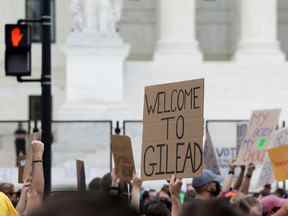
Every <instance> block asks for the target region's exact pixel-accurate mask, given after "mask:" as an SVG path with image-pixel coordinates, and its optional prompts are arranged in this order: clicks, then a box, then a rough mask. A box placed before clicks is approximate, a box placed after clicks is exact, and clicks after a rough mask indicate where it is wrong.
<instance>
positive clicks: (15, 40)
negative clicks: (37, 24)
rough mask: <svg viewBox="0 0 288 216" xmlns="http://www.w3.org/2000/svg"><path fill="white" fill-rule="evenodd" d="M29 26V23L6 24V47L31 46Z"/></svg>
mask: <svg viewBox="0 0 288 216" xmlns="http://www.w3.org/2000/svg"><path fill="white" fill-rule="evenodd" d="M30 31H31V28H30V26H29V25H18V24H7V25H6V26H5V42H6V47H7V48H11V49H13V48H15V49H18V48H21V49H22V48H23V49H30V47H31V33H30Z"/></svg>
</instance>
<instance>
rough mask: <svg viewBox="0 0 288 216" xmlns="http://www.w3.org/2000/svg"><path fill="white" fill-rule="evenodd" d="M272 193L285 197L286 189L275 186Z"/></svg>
mask: <svg viewBox="0 0 288 216" xmlns="http://www.w3.org/2000/svg"><path fill="white" fill-rule="evenodd" d="M274 194H275V195H276V196H278V197H280V198H285V196H286V191H285V190H284V189H283V188H277V189H276V191H275V193H274Z"/></svg>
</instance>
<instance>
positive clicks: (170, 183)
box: [0, 141, 288, 216]
mask: <svg viewBox="0 0 288 216" xmlns="http://www.w3.org/2000/svg"><path fill="white" fill-rule="evenodd" d="M43 153H44V144H43V143H42V142H40V141H33V142H32V171H31V173H30V175H29V177H28V178H26V179H25V182H24V184H23V187H22V189H21V191H19V192H15V188H14V186H13V184H9V183H1V184H0V216H14V215H19V216H21V215H31V216H38V215H39V216H46V215H56V216H58V215H59V216H66V215H71V216H74V215H75V216H76V215H77V216H78V215H83V216H84V215H103V216H106V215H107V216H110V215H111V216H112V215H117V216H118V215H125V216H126V215H127V216H129V215H131V216H132V215H144V216H170V215H171V216H188V215H189V216H190V215H191V216H208V215H213V216H214V215H215V216H218V215H219V216H220V215H221V216H230V215H231V216H288V199H286V198H287V194H286V192H285V190H283V189H277V190H276V191H272V189H271V185H268V184H267V185H265V186H264V188H263V190H262V191H260V192H259V193H258V194H255V193H254V194H252V193H249V187H250V181H251V178H252V176H253V173H254V170H255V166H254V165H253V164H249V165H248V166H236V165H235V164H233V163H231V164H230V166H229V172H228V173H227V175H225V177H221V176H219V175H216V174H214V173H213V172H212V171H210V170H207V169H204V170H203V172H202V174H201V176H198V177H194V178H193V180H192V182H191V184H188V185H187V190H186V192H185V193H184V192H183V191H182V190H181V188H182V179H180V178H177V177H175V176H174V175H173V176H172V177H171V179H170V180H167V184H166V185H163V187H162V188H161V190H160V191H156V190H143V188H142V180H141V179H140V178H139V177H137V176H135V177H134V178H133V180H132V181H131V182H129V183H128V182H121V180H120V179H119V178H118V177H117V175H116V173H115V171H114V170H113V171H112V173H107V174H106V175H104V176H103V177H101V178H95V179H93V180H92V181H91V182H90V183H89V186H88V191H86V192H72V191H71V192H65V193H64V192H63V193H60V192H59V193H51V194H50V195H47V196H45V197H44V176H43V164H42V162H43V161H42V158H43ZM236 169H239V170H236ZM236 173H239V174H238V175H236Z"/></svg>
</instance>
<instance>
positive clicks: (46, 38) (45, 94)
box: [17, 0, 52, 194]
mask: <svg viewBox="0 0 288 216" xmlns="http://www.w3.org/2000/svg"><path fill="white" fill-rule="evenodd" d="M21 23H41V24H42V35H41V38H42V73H41V79H23V78H22V77H21V76H17V81H18V82H40V83H41V92H42V95H41V107H42V112H41V115H42V116H41V127H42V128H41V132H42V136H41V137H42V142H43V143H44V157H43V168H44V179H45V194H48V193H49V192H50V191H51V164H52V163H51V162H52V153H51V144H52V126H51V122H52V96H51V23H52V22H51V5H50V1H48V0H42V18H41V19H36V20H25V19H20V20H18V24H21Z"/></svg>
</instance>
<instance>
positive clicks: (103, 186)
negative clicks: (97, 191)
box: [100, 173, 112, 192]
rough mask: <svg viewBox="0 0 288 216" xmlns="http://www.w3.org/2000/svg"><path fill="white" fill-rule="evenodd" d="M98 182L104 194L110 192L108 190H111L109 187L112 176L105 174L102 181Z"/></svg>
mask: <svg viewBox="0 0 288 216" xmlns="http://www.w3.org/2000/svg"><path fill="white" fill-rule="evenodd" d="M100 182H101V189H102V190H103V191H104V192H109V191H110V188H111V185H112V176H111V173H107V174H105V175H104V176H103V177H102V180H101V181H100Z"/></svg>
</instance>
